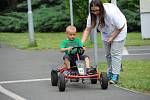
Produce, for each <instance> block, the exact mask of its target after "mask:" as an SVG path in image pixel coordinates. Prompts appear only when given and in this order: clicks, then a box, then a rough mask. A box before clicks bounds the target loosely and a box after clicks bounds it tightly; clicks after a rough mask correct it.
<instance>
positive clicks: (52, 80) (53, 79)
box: [51, 70, 58, 86]
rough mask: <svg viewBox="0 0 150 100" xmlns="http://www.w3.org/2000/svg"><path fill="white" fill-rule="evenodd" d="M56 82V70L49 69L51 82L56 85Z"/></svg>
mask: <svg viewBox="0 0 150 100" xmlns="http://www.w3.org/2000/svg"><path fill="white" fill-rule="evenodd" d="M57 83H58V72H57V71H56V70H52V71H51V84H52V86H57Z"/></svg>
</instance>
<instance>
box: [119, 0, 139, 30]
mask: <svg viewBox="0 0 150 100" xmlns="http://www.w3.org/2000/svg"><path fill="white" fill-rule="evenodd" d="M117 4H118V6H119V8H120V9H121V10H122V12H123V13H124V15H125V16H126V18H127V22H128V31H140V30H141V24H140V6H139V0H118V2H117Z"/></svg>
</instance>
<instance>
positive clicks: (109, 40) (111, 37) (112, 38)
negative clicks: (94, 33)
mask: <svg viewBox="0 0 150 100" xmlns="http://www.w3.org/2000/svg"><path fill="white" fill-rule="evenodd" d="M113 40H114V37H113V36H110V37H109V38H108V39H107V43H109V44H111V43H112V42H113Z"/></svg>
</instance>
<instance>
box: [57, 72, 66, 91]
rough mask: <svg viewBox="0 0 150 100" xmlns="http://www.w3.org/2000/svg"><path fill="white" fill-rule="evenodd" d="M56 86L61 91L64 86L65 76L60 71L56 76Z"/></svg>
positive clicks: (63, 89)
mask: <svg viewBox="0 0 150 100" xmlns="http://www.w3.org/2000/svg"><path fill="white" fill-rule="evenodd" d="M58 88H59V91H61V92H63V91H65V88H66V81H65V76H64V75H63V74H62V73H60V74H59V77H58Z"/></svg>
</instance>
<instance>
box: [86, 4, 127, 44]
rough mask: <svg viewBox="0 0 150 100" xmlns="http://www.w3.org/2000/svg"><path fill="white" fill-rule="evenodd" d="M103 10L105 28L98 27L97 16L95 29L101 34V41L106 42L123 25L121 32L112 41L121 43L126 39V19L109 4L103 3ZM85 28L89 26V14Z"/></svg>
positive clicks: (115, 7)
mask: <svg viewBox="0 0 150 100" xmlns="http://www.w3.org/2000/svg"><path fill="white" fill-rule="evenodd" d="M103 5H104V9H105V18H104V20H105V26H104V27H103V28H101V27H100V25H99V26H98V23H99V16H97V25H96V27H97V29H98V30H99V31H101V32H102V40H104V41H107V39H108V37H109V35H110V34H112V32H113V31H114V30H115V29H116V28H117V29H120V28H122V27H123V26H124V25H125V26H124V28H123V29H122V31H121V32H120V33H119V34H118V36H117V37H116V38H115V39H114V41H122V40H124V39H125V38H126V35H127V24H126V18H125V16H124V15H123V14H122V12H121V11H120V9H119V8H118V7H117V6H116V5H114V4H111V3H104V4H103ZM87 27H92V26H91V16H90V14H89V16H88V19H87Z"/></svg>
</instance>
